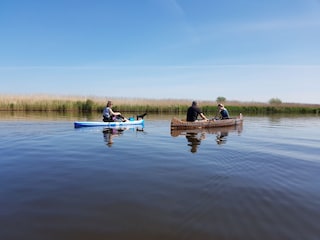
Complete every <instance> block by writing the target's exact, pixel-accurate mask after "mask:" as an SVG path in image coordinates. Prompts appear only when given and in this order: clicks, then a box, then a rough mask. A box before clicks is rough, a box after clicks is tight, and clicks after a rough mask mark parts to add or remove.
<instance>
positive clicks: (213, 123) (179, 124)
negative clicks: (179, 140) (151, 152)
mask: <svg viewBox="0 0 320 240" xmlns="http://www.w3.org/2000/svg"><path fill="white" fill-rule="evenodd" d="M242 123H243V116H242V114H241V113H240V115H239V116H238V117H236V118H229V119H224V120H216V119H212V120H208V121H206V120H198V121H195V122H187V121H185V120H180V119H178V118H176V117H174V118H172V120H171V130H174V129H196V128H217V127H228V126H235V125H239V124H242Z"/></svg>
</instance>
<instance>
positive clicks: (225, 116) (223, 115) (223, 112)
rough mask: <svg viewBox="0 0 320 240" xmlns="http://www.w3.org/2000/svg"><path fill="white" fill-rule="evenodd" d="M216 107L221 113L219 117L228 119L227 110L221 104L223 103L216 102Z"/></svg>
mask: <svg viewBox="0 0 320 240" xmlns="http://www.w3.org/2000/svg"><path fill="white" fill-rule="evenodd" d="M218 108H219V113H220V115H221V119H229V118H230V116H229V112H228V110H227V109H226V108H225V107H224V106H223V104H221V103H219V104H218Z"/></svg>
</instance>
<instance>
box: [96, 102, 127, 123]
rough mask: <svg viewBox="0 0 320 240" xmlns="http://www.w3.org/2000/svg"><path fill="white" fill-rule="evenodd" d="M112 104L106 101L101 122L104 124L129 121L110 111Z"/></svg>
mask: <svg viewBox="0 0 320 240" xmlns="http://www.w3.org/2000/svg"><path fill="white" fill-rule="evenodd" d="M112 105H113V104H112V102H111V101H108V102H107V106H106V107H105V109H104V110H103V114H102V115H103V121H104V122H126V121H129V120H128V119H127V118H125V117H123V116H122V115H121V113H120V112H114V111H113V110H112Z"/></svg>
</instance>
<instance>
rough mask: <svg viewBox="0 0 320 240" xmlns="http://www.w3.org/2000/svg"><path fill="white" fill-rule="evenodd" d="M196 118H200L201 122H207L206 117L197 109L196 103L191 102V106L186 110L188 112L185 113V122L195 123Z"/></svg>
mask: <svg viewBox="0 0 320 240" xmlns="http://www.w3.org/2000/svg"><path fill="white" fill-rule="evenodd" d="M198 116H200V117H201V118H202V119H203V120H208V119H207V117H206V116H205V115H204V114H203V112H202V111H201V109H200V108H199V107H198V104H197V102H196V101H193V102H192V105H191V106H190V107H189V108H188V111H187V121H188V122H194V121H197V120H198Z"/></svg>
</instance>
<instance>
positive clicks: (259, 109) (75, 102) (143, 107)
mask: <svg viewBox="0 0 320 240" xmlns="http://www.w3.org/2000/svg"><path fill="white" fill-rule="evenodd" d="M108 99H109V98H108ZM110 99H111V100H113V102H114V104H115V105H114V110H116V111H121V112H136V113H141V112H145V111H146V112H148V113H174V114H178V113H185V112H186V111H187V109H188V107H189V106H190V104H191V102H192V100H188V99H161V100H157V99H131V98H110ZM218 100H219V102H224V104H225V106H226V107H227V108H228V110H229V112H230V113H231V114H232V115H236V114H239V113H240V112H241V113H243V114H274V113H298V114H318V113H319V111H320V104H297V103H282V101H281V100H280V99H277V98H273V99H271V100H270V101H269V103H258V102H237V101H226V100H225V98H223V97H218V98H217V101H218ZM222 100H224V101H222ZM106 102H107V99H106V98H97V97H91V98H83V97H51V96H1V97H0V111H25V112H28V111H41V112H49V111H50V112H51V111H55V112H62V113H64V112H78V113H95V112H102V110H103V108H104V107H105V104H106ZM198 103H199V105H200V106H201V108H202V110H203V111H204V113H206V114H210V115H215V113H216V111H217V103H216V102H215V101H198Z"/></svg>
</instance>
